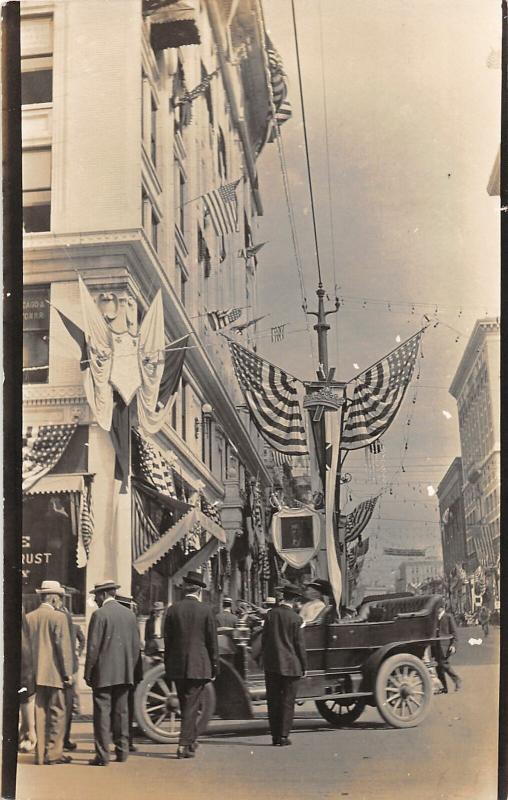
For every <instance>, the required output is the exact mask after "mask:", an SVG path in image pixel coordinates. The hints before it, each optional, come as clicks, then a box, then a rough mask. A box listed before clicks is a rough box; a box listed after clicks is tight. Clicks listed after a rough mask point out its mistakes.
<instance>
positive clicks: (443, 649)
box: [431, 603, 462, 694]
mask: <svg viewBox="0 0 508 800" xmlns="http://www.w3.org/2000/svg"><path fill="white" fill-rule="evenodd" d="M436 636H447V637H449V641H448V642H446V643H444V642H436V643H435V644H433V645H432V646H431V653H432V656H433V657H434V658H435V660H436V674H437V677H438V678H439V680H440V681H441V683H442V686H443V688H442V689H440V690H439V693H442V694H447V693H448V686H447V683H446V676H447V675H449V676H450V678H451V679H452V681H453V682H454V684H455V691H456V692H458V691H459V689H460V687H461V686H462V681H461V679H460V677H459V676H458V675H457V673H456V672H455V670H454V669H453V667H452V666H450V663H449V660H448V659H449V658H450V656H452V655H453V654H454V653H455V651H456V648H455V642H456V640H457V626H456V624H455V620H454V619H453V617H452V615H451V614H448V613H447V612H446V611H445V606H444V603H441V605H439V606H438V609H437V629H436Z"/></svg>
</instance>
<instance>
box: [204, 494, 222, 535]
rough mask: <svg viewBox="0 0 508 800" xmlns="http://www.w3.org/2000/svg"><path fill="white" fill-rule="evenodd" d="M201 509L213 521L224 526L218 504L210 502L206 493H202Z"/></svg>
mask: <svg viewBox="0 0 508 800" xmlns="http://www.w3.org/2000/svg"><path fill="white" fill-rule="evenodd" d="M201 511H202V512H203V514H204V515H205V517H208V519H211V520H212V522H216V523H217V525H220V526H221V527H222V519H221V515H220V511H219V509H218V508H217V505H216V504H215V503H209V502H208V500H207V499H206V498H205V497H204V495H201Z"/></svg>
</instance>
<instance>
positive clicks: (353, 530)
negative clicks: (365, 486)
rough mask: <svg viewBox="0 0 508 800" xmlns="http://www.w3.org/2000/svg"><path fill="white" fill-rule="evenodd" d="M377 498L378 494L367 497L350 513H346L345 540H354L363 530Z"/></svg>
mask: <svg viewBox="0 0 508 800" xmlns="http://www.w3.org/2000/svg"><path fill="white" fill-rule="evenodd" d="M378 499H379V495H377V496H376V497H369V499H368V500H363V501H362V502H361V503H360V504H359V505H357V506H356V508H354V509H353V511H351V513H350V514H347V515H346V519H345V526H346V542H354V540H355V539H357V538H358V537H359V536H360V534H361V533H362V532H363V531H364V530H365V528H366V527H367V525H368V524H369V522H370V519H371V517H372V514H373V511H374V509H375V507H376V503H377V501H378Z"/></svg>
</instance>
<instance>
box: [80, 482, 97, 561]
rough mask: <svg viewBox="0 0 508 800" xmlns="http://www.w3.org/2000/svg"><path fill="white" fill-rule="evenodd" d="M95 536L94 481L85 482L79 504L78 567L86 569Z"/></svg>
mask: <svg viewBox="0 0 508 800" xmlns="http://www.w3.org/2000/svg"><path fill="white" fill-rule="evenodd" d="M93 534H94V512H93V503H92V481H91V480H87V481H85V480H83V486H82V489H81V497H80V504H79V529H78V554H77V566H78V567H84V566H86V563H87V561H88V558H89V555H90V546H91V544H92V539H93Z"/></svg>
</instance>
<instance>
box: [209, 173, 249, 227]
mask: <svg viewBox="0 0 508 800" xmlns="http://www.w3.org/2000/svg"><path fill="white" fill-rule="evenodd" d="M240 180H241V179H240V178H239V179H238V180H237V181H233V182H232V183H226V184H225V185H224V186H219V188H218V189H213V190H212V191H211V192H207V193H206V194H204V195H203V202H204V204H205V209H206V212H207V213H208V214H209V215H210V219H211V220H212V225H213V228H214V230H215V234H216V235H217V236H226V235H227V234H228V233H234V232H235V231H236V230H237V228H238V200H237V197H236V187H237V186H238V184H239V183H240Z"/></svg>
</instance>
